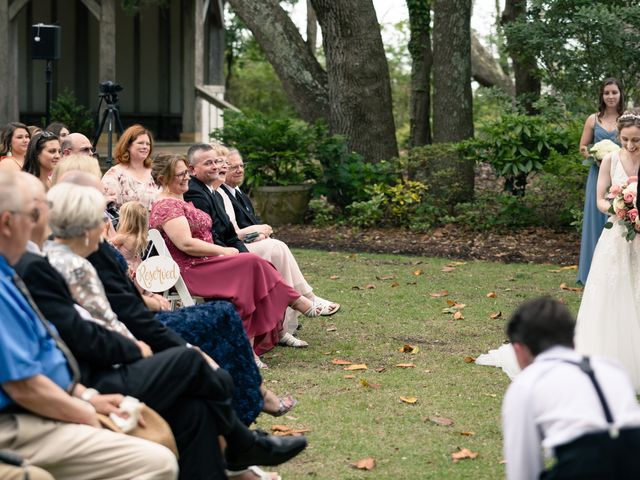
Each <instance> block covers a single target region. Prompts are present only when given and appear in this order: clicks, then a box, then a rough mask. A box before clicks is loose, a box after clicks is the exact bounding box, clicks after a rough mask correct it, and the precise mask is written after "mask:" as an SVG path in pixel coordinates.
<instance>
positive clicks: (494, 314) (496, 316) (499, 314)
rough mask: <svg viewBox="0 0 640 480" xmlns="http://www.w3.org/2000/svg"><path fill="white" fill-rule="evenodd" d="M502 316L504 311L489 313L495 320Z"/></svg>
mask: <svg viewBox="0 0 640 480" xmlns="http://www.w3.org/2000/svg"><path fill="white" fill-rule="evenodd" d="M501 316H502V312H495V313H492V314H491V315H489V318H491V319H493V320H495V319H496V318H500V317H501Z"/></svg>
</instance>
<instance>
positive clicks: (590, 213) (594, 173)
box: [576, 121, 620, 285]
mask: <svg viewBox="0 0 640 480" xmlns="http://www.w3.org/2000/svg"><path fill="white" fill-rule="evenodd" d="M601 140H611V141H612V142H615V143H617V144H618V145H620V142H619V141H618V130H615V129H614V130H612V131H608V130H606V129H605V128H604V127H603V126H602V125H600V124H599V123H598V122H597V121H596V122H595V126H594V128H593V143H594V145H595V144H596V143H598V142H599V141H601ZM599 172H600V167H598V166H597V165H595V164H594V165H591V168H590V169H589V177H588V178H587V189H586V193H585V199H584V211H583V217H582V239H581V240H580V260H579V262H578V278H577V279H576V281H577V282H578V283H581V284H582V285H584V284H586V283H587V277H588V276H589V269H590V268H591V259H592V258H593V251H594V250H595V249H596V243H598V239H599V238H600V234H601V233H602V229H603V228H604V224H605V223H606V222H607V215H605V214H604V213H602V212H600V210H598V207H597V206H596V189H597V186H598V173H599Z"/></svg>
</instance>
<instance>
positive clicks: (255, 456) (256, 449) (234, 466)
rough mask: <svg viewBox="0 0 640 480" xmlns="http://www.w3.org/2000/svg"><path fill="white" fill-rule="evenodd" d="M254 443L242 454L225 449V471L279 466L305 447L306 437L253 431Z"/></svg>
mask: <svg viewBox="0 0 640 480" xmlns="http://www.w3.org/2000/svg"><path fill="white" fill-rule="evenodd" d="M253 435H254V436H255V442H254V443H253V445H252V446H251V448H249V449H248V450H245V451H244V452H234V451H230V450H229V449H227V454H226V457H227V469H229V470H244V469H245V468H247V467H249V466H251V465H265V466H269V467H270V466H274V465H280V464H281V463H284V462H286V461H287V460H289V459H291V458H293V457H295V456H296V455H298V454H299V453H300V452H301V451H302V450H304V449H305V447H306V446H307V439H306V437H276V436H273V435H267V434H266V433H265V432H263V431H260V430H254V431H253Z"/></svg>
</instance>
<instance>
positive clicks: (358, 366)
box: [344, 363, 367, 370]
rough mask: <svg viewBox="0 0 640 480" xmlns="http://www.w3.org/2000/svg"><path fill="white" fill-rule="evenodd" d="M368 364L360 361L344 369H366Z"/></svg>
mask: <svg viewBox="0 0 640 480" xmlns="http://www.w3.org/2000/svg"><path fill="white" fill-rule="evenodd" d="M366 369H367V366H366V365H365V364H364V363H358V364H356V365H349V366H348V367H344V370H366Z"/></svg>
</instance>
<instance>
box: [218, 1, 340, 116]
mask: <svg viewBox="0 0 640 480" xmlns="http://www.w3.org/2000/svg"><path fill="white" fill-rule="evenodd" d="M229 4H230V5H231V7H232V8H233V11H234V12H235V13H236V14H238V16H239V17H240V18H241V19H242V21H243V22H244V23H245V24H246V25H247V27H249V29H250V30H251V32H252V33H253V36H254V37H255V39H256V41H257V42H258V44H259V45H260V47H261V48H262V50H263V51H264V53H265V55H266V57H267V59H268V60H269V63H271V65H273V68H274V69H275V71H276V73H277V75H278V78H280V81H281V82H282V85H283V87H284V90H285V92H286V93H287V95H288V97H289V99H290V100H291V103H293V106H294V108H295V109H296V112H298V114H299V115H300V117H301V118H302V119H303V120H305V121H307V122H310V123H313V122H315V121H316V120H320V119H323V120H325V121H327V123H330V122H329V118H330V114H329V97H328V90H327V74H326V72H325V71H324V70H323V69H322V67H321V66H320V64H319V63H318V61H317V60H316V58H315V57H314V56H313V54H312V53H311V50H310V49H309V48H308V46H307V45H306V44H305V42H304V40H303V39H302V37H301V36H300V32H298V29H297V28H296V26H295V24H294V23H293V22H292V21H291V19H290V18H289V16H288V15H287V13H286V12H285V11H284V10H283V9H282V8H281V7H280V4H279V2H278V0H260V1H255V0H229Z"/></svg>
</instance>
